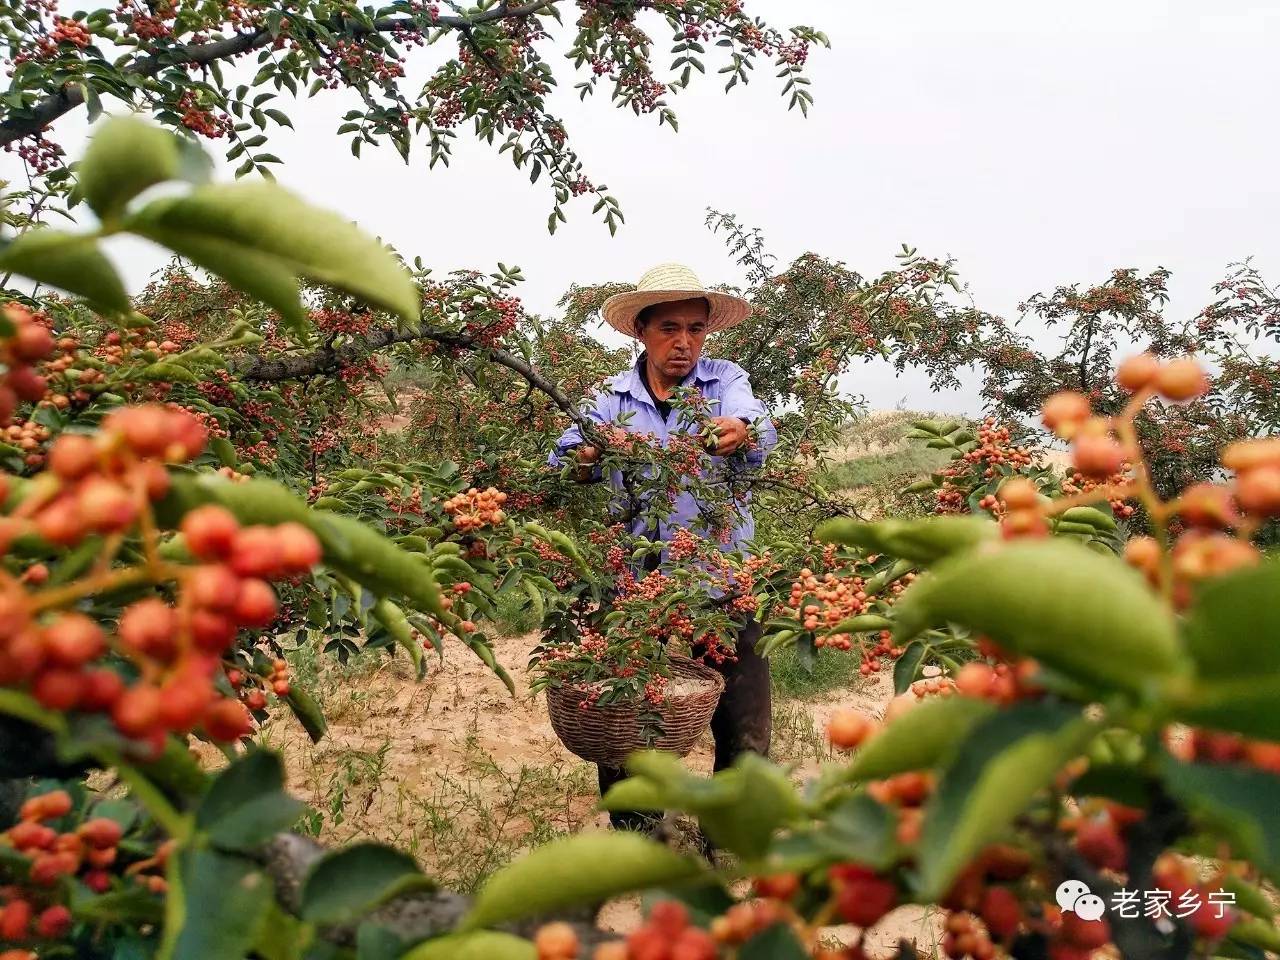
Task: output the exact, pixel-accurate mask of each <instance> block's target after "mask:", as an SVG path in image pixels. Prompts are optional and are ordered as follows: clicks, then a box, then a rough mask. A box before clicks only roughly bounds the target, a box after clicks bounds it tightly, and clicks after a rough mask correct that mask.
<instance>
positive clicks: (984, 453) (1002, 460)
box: [935, 418, 1033, 516]
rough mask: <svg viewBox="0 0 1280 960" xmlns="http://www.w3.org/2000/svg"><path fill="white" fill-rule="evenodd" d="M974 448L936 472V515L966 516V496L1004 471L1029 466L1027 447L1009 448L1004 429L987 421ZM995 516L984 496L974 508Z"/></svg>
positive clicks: (994, 506) (995, 507)
mask: <svg viewBox="0 0 1280 960" xmlns="http://www.w3.org/2000/svg"><path fill="white" fill-rule="evenodd" d="M977 439H978V446H976V447H974V448H973V449H972V450H967V451H965V452H964V453H962V454H958V455H957V456H955V457H954V459H953V463H952V466H949V467H944V468H943V469H942V470H940V471H939V474H940V475H941V477H942V478H943V479H942V485H941V486H940V487H939V488H938V491H937V493H936V494H935V496H936V498H937V506H936V508H935V509H936V512H937V513H968V512H969V495H970V493H971V492H972V491H973V490H974V488H975V487H980V486H985V485H986V484H987V483H989V482H990V481H991V480H992V479H994V478H995V477H996V476H997V475H998V474H999V473H1001V472H1002V469H1004V468H1012V469H1013V470H1014V471H1017V470H1019V469H1021V468H1023V467H1029V466H1031V464H1032V460H1033V456H1032V451H1031V449H1030V448H1029V447H1025V446H1013V445H1012V443H1011V433H1010V431H1009V428H1008V427H1002V426H1000V425H999V424H998V423H996V421H995V420H994V419H992V418H987V419H986V420H984V421H983V422H982V423H981V424H980V425H979V427H978V434H977ZM978 505H979V506H980V507H981V508H982V509H984V510H990V511H991V512H992V513H993V514H996V515H997V516H999V514H1000V511H999V509H998V508H999V503H998V502H997V500H996V499H995V498H994V497H992V496H991V494H986V495H985V496H983V497H982V499H981V500H980V501H979V504H978Z"/></svg>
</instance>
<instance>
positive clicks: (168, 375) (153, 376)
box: [139, 363, 200, 383]
mask: <svg viewBox="0 0 1280 960" xmlns="http://www.w3.org/2000/svg"><path fill="white" fill-rule="evenodd" d="M139 376H140V377H141V378H142V379H143V380H161V381H167V382H169V383H198V382H199V379H200V378H199V377H197V376H196V375H195V374H194V373H192V372H191V371H190V370H188V369H187V368H186V367H184V366H182V365H181V364H177V363H152V364H149V365H147V366H145V367H143V368H142V370H141V371H140V373H139Z"/></svg>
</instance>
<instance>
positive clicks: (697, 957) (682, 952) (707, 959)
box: [671, 927, 718, 960]
mask: <svg viewBox="0 0 1280 960" xmlns="http://www.w3.org/2000/svg"><path fill="white" fill-rule="evenodd" d="M717 954H718V949H717V947H716V941H715V938H714V937H712V936H711V934H709V933H707V931H705V930H703V929H702V928H701V927H689V928H688V929H687V930H685V931H683V932H682V933H681V934H680V936H678V937H676V941H675V943H673V944H672V945H671V960H716V956H717Z"/></svg>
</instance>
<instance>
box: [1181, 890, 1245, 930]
mask: <svg viewBox="0 0 1280 960" xmlns="http://www.w3.org/2000/svg"><path fill="white" fill-rule="evenodd" d="M1199 894H1200V906H1199V907H1197V908H1196V911H1195V913H1193V914H1191V929H1192V930H1194V931H1195V932H1196V936H1197V937H1200V938H1201V939H1204V940H1211V941H1214V940H1221V939H1222V938H1223V937H1225V936H1226V935H1227V933H1228V932H1229V931H1230V930H1231V928H1232V927H1233V926H1235V922H1236V912H1235V911H1234V910H1232V909H1231V908H1230V907H1227V906H1226V905H1224V904H1220V903H1213V902H1211V901H1210V900H1209V891H1208V890H1206V889H1205V888H1203V887H1201V888H1200V890H1199ZM1219 914H1221V915H1219Z"/></svg>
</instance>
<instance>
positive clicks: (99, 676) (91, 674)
mask: <svg viewBox="0 0 1280 960" xmlns="http://www.w3.org/2000/svg"><path fill="white" fill-rule="evenodd" d="M122 693H124V680H122V679H121V677H120V674H118V673H116V672H115V671H114V670H109V669H107V668H106V667H103V668H101V669H98V670H90V671H88V672H86V673H85V676H84V693H83V694H81V696H80V709H81V710H110V709H111V708H112V707H113V706H114V705H115V702H116V701H117V700H119V699H120V695H121V694H122Z"/></svg>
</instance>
